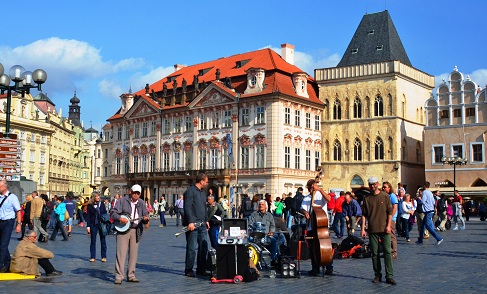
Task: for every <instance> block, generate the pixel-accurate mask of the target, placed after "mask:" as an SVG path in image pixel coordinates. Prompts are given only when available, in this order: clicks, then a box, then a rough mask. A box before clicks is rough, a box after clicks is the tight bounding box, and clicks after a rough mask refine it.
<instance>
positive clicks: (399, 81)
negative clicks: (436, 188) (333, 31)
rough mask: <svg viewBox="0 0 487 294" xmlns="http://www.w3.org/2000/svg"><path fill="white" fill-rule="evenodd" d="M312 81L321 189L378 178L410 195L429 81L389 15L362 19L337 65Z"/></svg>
mask: <svg viewBox="0 0 487 294" xmlns="http://www.w3.org/2000/svg"><path fill="white" fill-rule="evenodd" d="M315 80H316V81H317V83H318V84H319V85H320V100H321V101H322V102H324V103H325V108H324V111H323V117H322V120H323V121H322V126H323V128H322V132H323V134H322V136H323V162H322V165H323V167H324V171H325V177H324V181H323V184H324V185H325V187H327V188H328V187H329V188H330V189H332V190H350V189H353V188H356V187H360V186H362V185H364V184H365V185H366V181H367V178H368V177H370V176H377V177H378V178H379V180H380V181H389V182H391V183H392V184H393V186H395V185H396V184H397V183H398V182H401V183H404V185H405V186H406V188H407V191H408V192H413V191H415V189H416V188H417V187H418V186H419V185H421V184H422V183H423V182H424V156H423V143H422V132H423V127H424V124H425V118H424V114H423V113H424V109H423V107H424V102H425V101H426V100H427V99H428V98H429V96H430V91H431V90H432V89H433V87H434V77H433V76H431V75H429V74H426V73H424V72H422V71H420V70H418V69H416V68H414V67H413V66H412V65H411V62H410V61H409V58H408V56H407V54H406V51H405V49H404V47H403V45H402V42H401V40H400V38H399V35H398V33H397V31H396V29H395V27H394V24H393V22H392V19H391V17H390V15H389V13H388V12H387V11H383V12H379V13H374V14H367V15H365V16H364V17H363V19H362V21H361V22H360V25H359V26H358V28H357V30H356V32H355V34H354V36H353V38H352V40H351V42H350V44H349V46H348V48H347V50H346V52H345V54H344V55H343V57H342V60H341V61H340V63H339V64H338V65H337V67H333V68H325V69H316V70H315Z"/></svg>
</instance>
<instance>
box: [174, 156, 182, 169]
mask: <svg viewBox="0 0 487 294" xmlns="http://www.w3.org/2000/svg"><path fill="white" fill-rule="evenodd" d="M180 163H181V152H174V170H180V169H181V166H180Z"/></svg>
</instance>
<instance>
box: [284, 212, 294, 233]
mask: <svg viewBox="0 0 487 294" xmlns="http://www.w3.org/2000/svg"><path fill="white" fill-rule="evenodd" d="M293 219H294V216H292V215H291V210H287V211H286V226H287V229H288V230H289V229H291V226H292V225H293Z"/></svg>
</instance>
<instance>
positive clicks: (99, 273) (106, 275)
mask: <svg viewBox="0 0 487 294" xmlns="http://www.w3.org/2000/svg"><path fill="white" fill-rule="evenodd" d="M71 272H72V273H73V274H80V275H83V276H90V277H92V278H97V279H100V280H102V281H110V280H113V273H111V272H108V271H104V270H100V269H93V268H77V269H75V270H72V271H71Z"/></svg>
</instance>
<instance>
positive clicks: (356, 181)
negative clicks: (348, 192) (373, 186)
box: [350, 175, 364, 186]
mask: <svg viewBox="0 0 487 294" xmlns="http://www.w3.org/2000/svg"><path fill="white" fill-rule="evenodd" d="M363 185H364V180H363V179H362V178H361V177H360V176H359V175H355V176H353V178H352V181H351V182H350V186H363Z"/></svg>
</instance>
